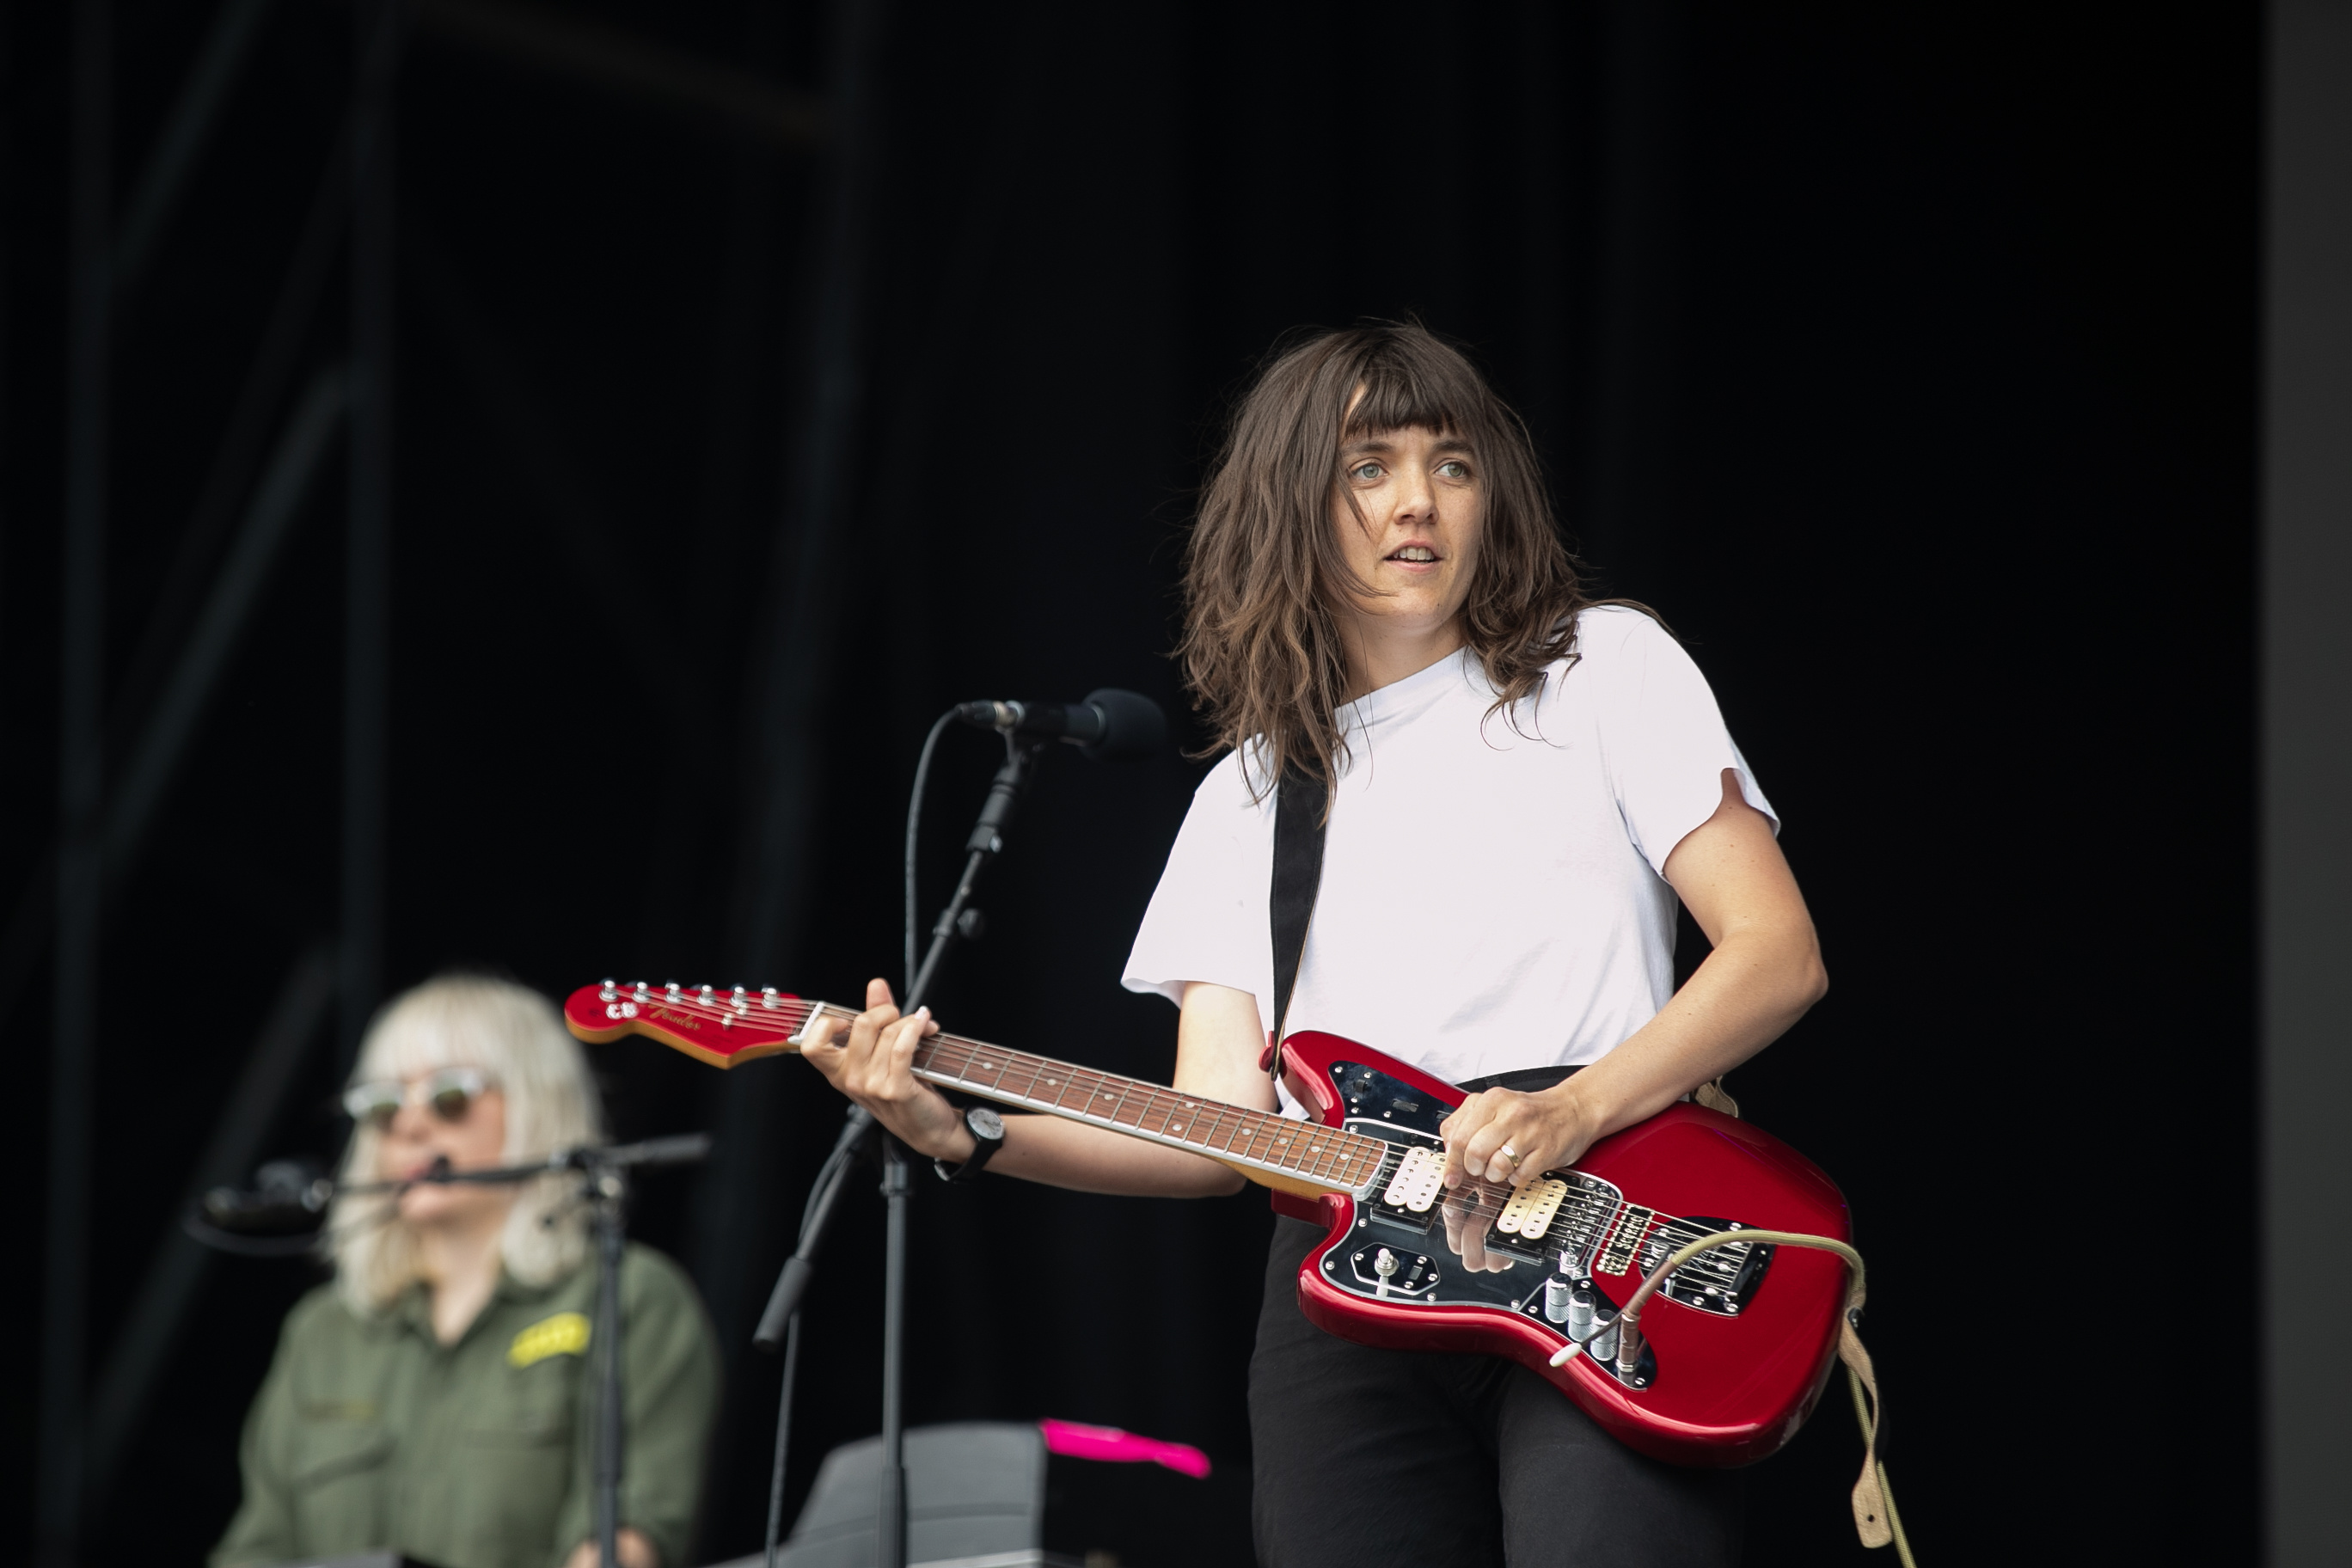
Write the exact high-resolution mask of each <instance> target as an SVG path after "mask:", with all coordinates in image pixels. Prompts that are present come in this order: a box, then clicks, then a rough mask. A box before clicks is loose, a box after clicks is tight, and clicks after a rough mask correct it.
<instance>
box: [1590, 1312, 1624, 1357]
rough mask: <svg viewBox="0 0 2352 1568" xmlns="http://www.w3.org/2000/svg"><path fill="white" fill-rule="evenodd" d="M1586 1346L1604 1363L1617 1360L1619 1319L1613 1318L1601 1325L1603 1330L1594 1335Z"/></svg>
mask: <svg viewBox="0 0 2352 1568" xmlns="http://www.w3.org/2000/svg"><path fill="white" fill-rule="evenodd" d="M1585 1348H1586V1349H1588V1350H1590V1351H1591V1352H1592V1353H1593V1354H1594V1355H1595V1356H1597V1357H1599V1358H1600V1359H1601V1361H1602V1362H1604V1363H1606V1362H1612V1361H1615V1360H1616V1359H1617V1320H1616V1319H1614V1318H1612V1319H1610V1320H1609V1321H1608V1322H1606V1323H1604V1324H1603V1325H1601V1331H1600V1332H1599V1333H1597V1334H1595V1335H1593V1336H1592V1340H1591V1343H1590V1344H1588V1345H1587V1346H1586V1347H1585Z"/></svg>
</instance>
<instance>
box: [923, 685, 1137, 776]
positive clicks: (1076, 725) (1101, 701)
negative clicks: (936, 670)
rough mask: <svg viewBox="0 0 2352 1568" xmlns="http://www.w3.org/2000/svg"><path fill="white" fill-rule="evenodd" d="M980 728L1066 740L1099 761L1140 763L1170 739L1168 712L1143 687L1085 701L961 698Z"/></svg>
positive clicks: (963, 711) (959, 710)
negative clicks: (1139, 689)
mask: <svg viewBox="0 0 2352 1568" xmlns="http://www.w3.org/2000/svg"><path fill="white" fill-rule="evenodd" d="M955 715H956V717H957V718H959V719H961V720H962V721H964V722H965V723H967V724H970V725H971V726H972V727H974V728H975V729H981V730H997V731H1003V733H1005V734H1008V735H1030V736H1035V737H1038V738H1040V739H1045V740H1055V741H1066V742H1068V743H1069V744H1071V745H1073V746H1076V748H1077V749H1078V752H1079V754H1080V755H1082V756H1084V757H1085V758H1086V759H1087V761H1088V762H1094V763H1139V762H1141V761H1143V760H1144V759H1145V758H1147V757H1150V756H1152V755H1154V754H1155V753H1157V752H1159V750H1160V747H1161V746H1163V745H1165V744H1167V742H1168V716H1167V715H1166V714H1164V713H1162V712H1161V711H1160V704H1159V703H1157V702H1154V701H1153V700H1151V699H1150V698H1149V697H1146V696H1144V695H1143V694H1142V693H1141V692H1139V691H1121V690H1119V689H1117V688H1116V687H1105V688H1104V689H1101V690H1100V691H1089V692H1087V700H1085V701H1083V702H994V701H980V702H959V703H957V704H956V710H955Z"/></svg>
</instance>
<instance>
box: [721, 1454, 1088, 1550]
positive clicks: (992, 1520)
mask: <svg viewBox="0 0 2352 1568" xmlns="http://www.w3.org/2000/svg"><path fill="white" fill-rule="evenodd" d="M881 1475H882V1439H881V1438H879V1437H868V1438H866V1439H865V1440H864V1441H862V1442H857V1443H845V1444H843V1445H842V1446H841V1447H838V1448H835V1450H834V1451H833V1452H832V1453H830V1454H827V1455H826V1456H825V1457H824V1465H823V1466H821V1467H820V1468H818V1470H817V1473H816V1485H815V1487H814V1488H813V1489H811V1490H810V1492H809V1498H808V1502H807V1503H806V1504H805V1505H804V1506H803V1508H802V1509H801V1516H800V1519H799V1520H798V1521H796V1522H794V1524H793V1534H792V1539H791V1540H790V1541H789V1542H786V1543H785V1545H784V1549H783V1551H782V1552H781V1553H780V1554H779V1557H778V1561H779V1562H780V1563H782V1564H783V1568H874V1502H875V1498H876V1495H877V1492H878V1491H879V1489H880V1487H881ZM1044 1540H1045V1438H1044V1436H1041V1435H1040V1434H1039V1433H1038V1430H1037V1428H1036V1427H1035V1426H1031V1425H1029V1424H1027V1423H1023V1422H1012V1421H958V1422H950V1423H947V1424H945V1425H942V1426H912V1427H909V1428H908V1431H907V1561H908V1563H910V1564H919V1565H923V1568H948V1565H949V1564H950V1563H954V1564H958V1565H959V1568H961V1565H965V1564H969V1565H970V1568H982V1564H986V1568H999V1565H1000V1564H1001V1565H1002V1568H1044V1565H1045V1564H1048V1563H1051V1564H1056V1565H1058V1564H1062V1563H1071V1568H1076V1563H1072V1560H1070V1559H1068V1558H1062V1557H1052V1558H1049V1557H1047V1556H1046V1555H1045V1550H1044V1547H1043V1545H1042V1542H1044ZM760 1561H761V1560H760V1559H759V1558H756V1557H747V1558H745V1559H744V1560H743V1562H744V1563H746V1564H757V1563H759V1562H760ZM729 1568H737V1565H735V1564H730V1565H729Z"/></svg>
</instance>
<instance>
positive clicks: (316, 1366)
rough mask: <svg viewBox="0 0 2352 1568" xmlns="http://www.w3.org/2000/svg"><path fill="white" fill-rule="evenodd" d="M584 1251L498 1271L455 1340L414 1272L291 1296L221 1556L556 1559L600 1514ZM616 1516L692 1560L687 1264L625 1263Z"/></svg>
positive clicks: (634, 1255)
mask: <svg viewBox="0 0 2352 1568" xmlns="http://www.w3.org/2000/svg"><path fill="white" fill-rule="evenodd" d="M595 1311H596V1267H595V1264H594V1262H593V1259H592V1260H591V1261H590V1262H589V1263H588V1264H587V1265H586V1266H584V1267H583V1268H580V1269H579V1270H578V1271H577V1272H575V1273H574V1274H572V1276H571V1278H569V1279H562V1280H558V1281H557V1282H556V1283H555V1284H553V1285H547V1286H538V1287H533V1286H525V1285H518V1284H516V1283H515V1282H514V1281H513V1280H511V1279H502V1280H500V1281H499V1288H498V1292H497V1294H496V1295H494V1296H493V1297H492V1298H491V1299H490V1302H489V1304H488V1306H486V1307H484V1308H483V1309H482V1314H481V1316H480V1317H478V1318H477V1319H476V1320H475V1321H474V1323H473V1326H472V1327H471V1328H468V1329H467V1331H466V1333H465V1337H464V1338H462V1339H460V1340H459V1341H458V1342H457V1343H456V1344H454V1345H444V1344H441V1343H440V1342H437V1341H436V1339H435V1338H434V1337H433V1324H432V1318H431V1314H430V1311H429V1308H428V1302H427V1300H426V1297H425V1290H424V1289H423V1287H421V1286H420V1287H417V1288H415V1289H412V1290H410V1291H409V1293H408V1294H407V1295H406V1296H404V1297H403V1298H402V1299H401V1300H400V1301H399V1303H398V1304H397V1305H396V1306H394V1307H393V1308H392V1309H391V1310H387V1311H385V1312H384V1313H383V1315H382V1316H380V1317H378V1318H375V1319H372V1320H362V1319H360V1318H356V1317H354V1316H352V1313H351V1311H350V1310H349V1309H347V1308H346V1307H345V1306H344V1305H343V1303H342V1300H341V1298H340V1297H338V1296H337V1295H336V1294H335V1290H334V1287H333V1286H331V1285H325V1286H321V1287H320V1288H319V1289H316V1290H313V1291H311V1292H310V1294H309V1295H308V1296H305V1297H304V1298H303V1299H302V1300H301V1301H300V1303H299V1304H298V1305H297V1306H296V1307H295V1309H294V1310H293V1311H292V1312H291V1313H290V1314H289V1315H288V1317H287V1320H286V1328H285V1331H284V1332H283V1333H282V1334H281V1335H280V1337H279V1339H278V1357H277V1360H276V1361H274V1362H273V1363H271V1364H270V1368H269V1375H268V1379H267V1380H265V1381H264V1382H263V1384H262V1385H261V1393H260V1394H259V1395H258V1396H257V1398H256V1399H255V1400H254V1402H253V1410H252V1413H251V1414H250V1415H247V1418H246V1424H245V1440H244V1443H243V1446H242V1447H241V1449H240V1455H239V1457H240V1459H241V1461H242V1463H243V1466H244V1469H245V1504H244V1506H243V1507H242V1508H240V1509H238V1510H237V1512H236V1519H234V1520H233V1521H230V1523H229V1527H228V1533H227V1534H226V1535H225V1536H223V1537H222V1538H221V1543H220V1545H219V1546H217V1547H215V1549H214V1551H213V1555H212V1561H213V1563H214V1568H231V1565H233V1564H244V1563H285V1562H289V1561H292V1560H295V1559H298V1558H304V1557H327V1556H341V1555H343V1554H345V1553H349V1552H366V1551H379V1550H383V1549H386V1548H390V1549H394V1550H396V1551H399V1552H404V1553H405V1554H406V1555H408V1556H411V1557H416V1558H421V1559H423V1560H424V1561H425V1562H427V1563H437V1564H440V1565H441V1568H550V1565H551V1564H555V1563H561V1562H562V1560H563V1558H564V1557H565V1556H566V1555H568V1554H569V1553H570V1552H571V1551H572V1548H573V1547H575V1546H577V1545H578V1544H579V1543H580V1542H583V1541H584V1540H586V1539H587V1538H588V1537H589V1535H590V1534H591V1533H592V1532H593V1530H594V1528H595V1513H594V1510H595V1458H596V1446H595V1426H594V1417H595V1407H596V1381H595V1363H594V1358H593V1356H592V1355H591V1354H590V1353H589V1342H590V1341H592V1340H593V1338H594V1336H595V1335H596V1334H597V1333H600V1332H602V1331H603V1328H602V1325H601V1324H596V1323H595V1322H594V1321H593V1320H594V1317H595ZM621 1316H622V1321H623V1322H624V1323H625V1326H626V1331H625V1336H624V1339H623V1342H622V1353H621V1375H622V1380H623V1382H622V1403H623V1405H624V1406H625V1408H626V1411H627V1414H628V1421H627V1428H626V1430H627V1439H626V1445H625V1449H624V1465H625V1470H624V1478H623V1480H622V1483H621V1522H622V1523H624V1524H628V1525H634V1526H635V1527H636V1528H637V1529H638V1530H641V1531H644V1532H645V1533H646V1535H647V1536H648V1537H650V1538H651V1539H652V1541H653V1542H654V1544H655V1545H656V1547H658V1548H659V1549H660V1551H661V1555H662V1562H663V1563H665V1564H666V1565H667V1568H681V1565H682V1564H683V1563H685V1560H686V1557H685V1554H686V1548H687V1535H688V1531H689V1530H690V1529H691V1528H692V1526H693V1522H694V1510H695V1503H696V1499H697V1494H698V1491H699V1489H700V1484H701V1476H702V1463H703V1448H704V1446H705V1444H706V1443H707V1442H708V1440H709V1434H710V1420H711V1415H712V1412H713V1409H714V1407H715V1405H716V1403H717V1398H718V1386H719V1358H718V1353H717V1350H716V1347H715V1344H714V1342H713V1339H712V1335H711V1331H710V1322H709V1319H708V1318H707V1317H706V1316H705V1315H704V1314H703V1310H702V1303H701V1301H700V1300H698V1298H697V1297H696V1295H695V1293H694V1287H693V1285H692V1284H690V1283H689V1282H688V1279H687V1278H686V1275H685V1273H684V1272H683V1271H682V1270H680V1269H679V1268H678V1267H677V1265H676V1264H675V1263H672V1262H671V1261H670V1260H669V1259H667V1258H664V1257H663V1256H662V1255H661V1254H659V1253H657V1252H654V1251H651V1250H649V1249H647V1248H646V1247H636V1246H632V1247H630V1248H629V1250H628V1253H627V1255H626V1256H625V1258H623V1260H622V1264H621Z"/></svg>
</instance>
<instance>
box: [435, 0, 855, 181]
mask: <svg viewBox="0 0 2352 1568" xmlns="http://www.w3.org/2000/svg"><path fill="white" fill-rule="evenodd" d="M416 26H417V28H418V30H419V31H420V32H423V33H425V34H427V35H429V36H430V37H434V38H436V39H438V40H439V41H441V42H444V43H447V44H452V45H456V46H457V47H462V48H467V49H471V50H473V51H475V52H477V53H479V54H486V55H496V56H498V57H499V58H502V59H506V60H509V61H510V62H512V63H514V64H516V65H521V66H528V67H531V68H535V69H538V70H542V71H545V72H547V73H548V74H550V75H551V76H560V77H563V78H566V79H571V80H572V81H576V82H578V83H580V84H581V85H583V86H584V87H593V88H596V89H601V90H603V91H605V92H610V93H614V94H616V95H618V96H620V97H624V98H632V99H635V100H639V101H640V102H644V103H647V104H650V105H653V106H655V107H656V108H661V109H667V110H675V111H678V112H682V113H685V114H688V115H691V116H693V117H694V118H697V119H699V120H701V121H705V122H706V123H708V124H710V125H712V126H715V127H717V128H719V129H721V130H725V131H727V132H731V133H733V134H735V135H739V136H743V137H747V138H749V139H751V141H754V142H766V143H768V144H770V145H771V146H774V147H778V148H783V149H805V148H808V147H812V146H814V145H815V144H816V142H818V140H819V138H820V137H821V136H822V135H823V134H824V105H823V104H822V103H820V102H819V101H818V100H815V99H814V98H812V97H810V96H809V95H807V94H806V93H801V92H794V91H793V90H792V89H789V88H783V87H779V86H777V85H776V84H775V83H773V82H772V81H769V80H768V79H765V78H763V77H761V76H759V75H756V74H755V73H753V72H751V71H747V70H741V69H739V68H736V67H733V66H729V65H721V64H719V63H718V62H716V61H712V60H705V59H701V58H697V57H695V56H693V55H690V54H687V53H684V52H683V51H680V50H677V49H672V48H669V47H666V46H664V45H662V44H658V43H656V42H653V41H652V40H650V39H646V38H641V37H635V36H634V35H632V34H628V33H625V32H622V31H620V30H619V29H617V28H614V27H607V26H600V25H599V24H597V23H594V22H589V21H583V20H582V19H580V18H578V17H576V16H566V15H564V14H562V13H561V12H557V11H551V10H541V9H540V8H538V7H537V6H532V5H512V4H509V3H507V0H419V3H418V5H417V7H416Z"/></svg>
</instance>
